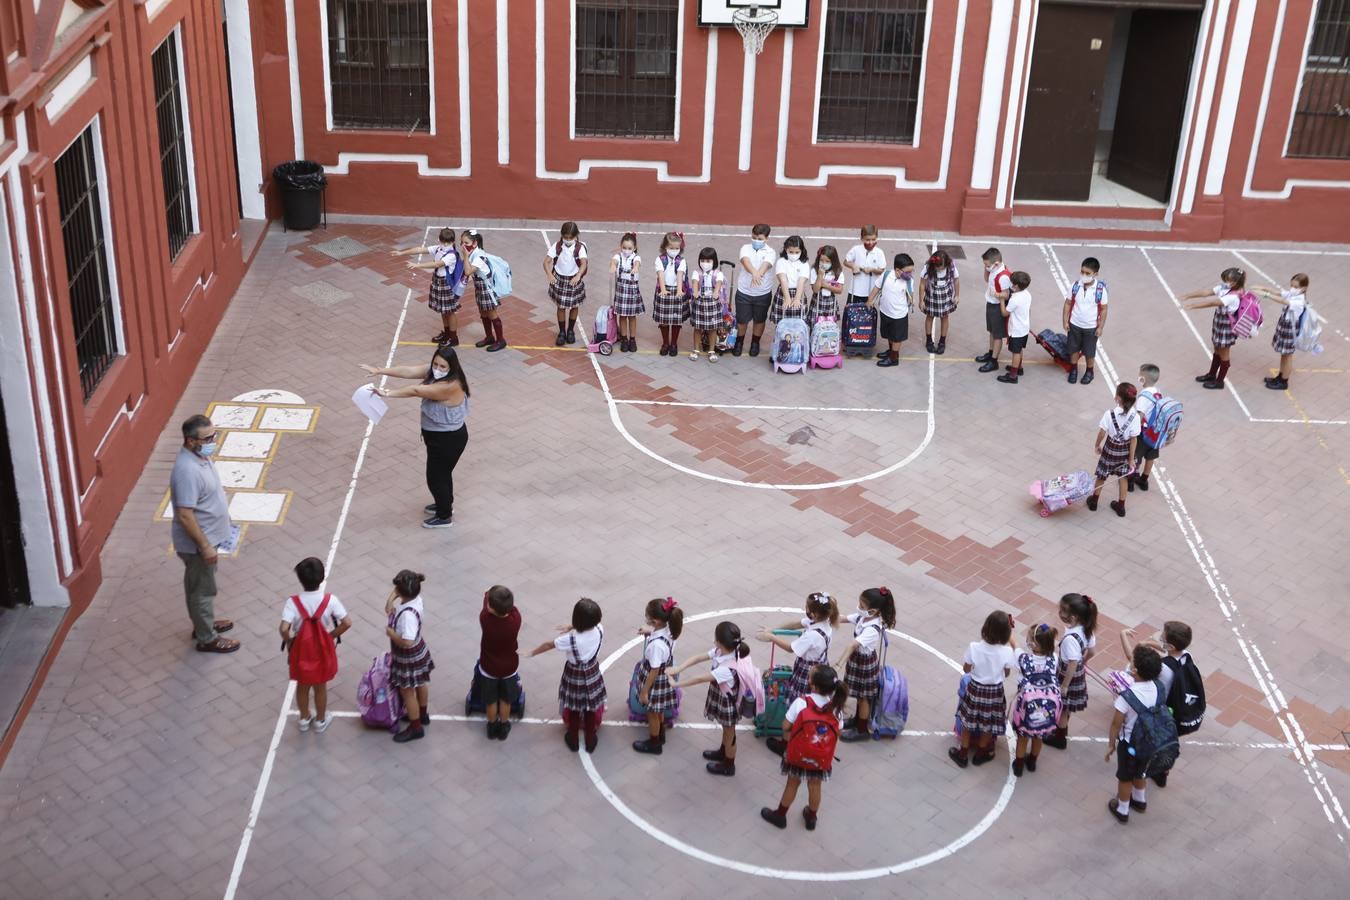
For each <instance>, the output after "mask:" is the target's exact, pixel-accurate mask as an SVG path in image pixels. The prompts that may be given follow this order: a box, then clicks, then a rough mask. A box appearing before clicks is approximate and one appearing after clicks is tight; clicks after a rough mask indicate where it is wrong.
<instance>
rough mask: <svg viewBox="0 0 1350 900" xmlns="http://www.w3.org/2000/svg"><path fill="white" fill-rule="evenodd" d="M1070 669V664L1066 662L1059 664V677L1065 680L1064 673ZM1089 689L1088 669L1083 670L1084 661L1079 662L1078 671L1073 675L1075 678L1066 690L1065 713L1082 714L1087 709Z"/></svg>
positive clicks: (1062, 661) (1061, 661)
mask: <svg viewBox="0 0 1350 900" xmlns="http://www.w3.org/2000/svg"><path fill="white" fill-rule="evenodd" d="M1066 669H1068V664H1067V663H1065V662H1064V660H1060V662H1059V673H1058V674H1059V677H1060V678H1061V679H1063V678H1064V672H1065V670H1066ZM1087 705H1088V688H1087V669H1085V668H1083V661H1082V660H1081V659H1080V660H1079V661H1078V670H1077V671H1076V672H1074V673H1073V678H1072V679H1070V681H1069V684H1068V685H1067V686H1066V687H1065V688H1064V711H1065V712H1082V711H1083V710H1085V709H1087Z"/></svg>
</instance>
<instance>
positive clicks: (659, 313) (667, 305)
mask: <svg viewBox="0 0 1350 900" xmlns="http://www.w3.org/2000/svg"><path fill="white" fill-rule="evenodd" d="M652 318H653V319H655V320H656V324H657V325H679V324H680V323H681V322H683V321H684V320H685V319H687V318H689V298H688V297H686V296H685V295H684V293H683V288H676V289H675V294H674V296H670V297H667V296H665V295H664V294H662V293H661V289H660V288H657V289H656V293H655V294H654V295H653V296H652ZM661 677H663V678H664V677H665V676H664V675H663V676H661Z"/></svg>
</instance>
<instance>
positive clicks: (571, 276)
mask: <svg viewBox="0 0 1350 900" xmlns="http://www.w3.org/2000/svg"><path fill="white" fill-rule="evenodd" d="M589 267H590V261H589V260H588V259H587V258H586V242H585V241H583V240H582V239H581V232H580V230H578V228H577V223H576V222H564V223H562V228H561V229H559V233H558V240H556V241H554V242H553V243H552V244H550V245H549V248H548V253H546V254H545V255H544V276H545V277H546V278H548V298H549V299H550V300H552V301H553V302H554V303H555V304H556V305H557V307H558V337H557V339H556V340H555V341H554V342H553V343H554V346H557V347H561V346H562V345H563V344H575V343H576V342H577V338H576V333H575V332H576V327H577V313H578V312H579V311H580V310H581V304H583V303H585V302H586V282H585V281H583V279H584V278H585V277H586V270H587V269H588V268H589Z"/></svg>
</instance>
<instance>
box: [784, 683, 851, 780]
mask: <svg viewBox="0 0 1350 900" xmlns="http://www.w3.org/2000/svg"><path fill="white" fill-rule="evenodd" d="M802 699H803V700H805V701H806V709H803V710H802V711H801V712H799V713H798V714H797V720H796V721H795V722H793V723H792V730H791V731H789V732H788V743H787V749H786V750H784V751H783V760H784V761H785V762H786V763H787V764H788V765H790V766H796V767H797V768H799V769H806V770H807V771H808V772H828V771H830V768H831V767H832V766H833V765H834V748H835V747H836V746H837V745H838V743H839V717H838V716H836V715H835V714H834V710H833V709H832V708H831V707H830V706H828V705H827V706H816V701H814V700H812V699H811V698H810V697H809V696H806V697H803V698H802Z"/></svg>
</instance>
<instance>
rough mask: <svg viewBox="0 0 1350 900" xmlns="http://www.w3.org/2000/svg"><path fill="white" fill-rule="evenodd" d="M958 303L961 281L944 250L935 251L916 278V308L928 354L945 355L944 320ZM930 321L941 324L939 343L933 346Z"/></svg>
mask: <svg viewBox="0 0 1350 900" xmlns="http://www.w3.org/2000/svg"><path fill="white" fill-rule="evenodd" d="M960 303H961V279H960V273H959V272H957V271H956V265H955V264H954V263H953V262H952V258H951V256H950V255H948V253H947V251H946V250H937V251H935V252H934V253H933V255H932V256H930V257H928V262H926V263H924V264H923V272H922V273H920V275H919V308H920V309H922V310H923V333H924V343H925V344H926V345H927V349H928V352H929V353H946V352H947V317H948V316H950V315H951V314H952V313H954V312H956V307H957V306H958V305H960ZM933 319H938V320H939V321H940V323H941V333H940V336H939V337H938V342H937V343H936V344H934V343H933Z"/></svg>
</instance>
